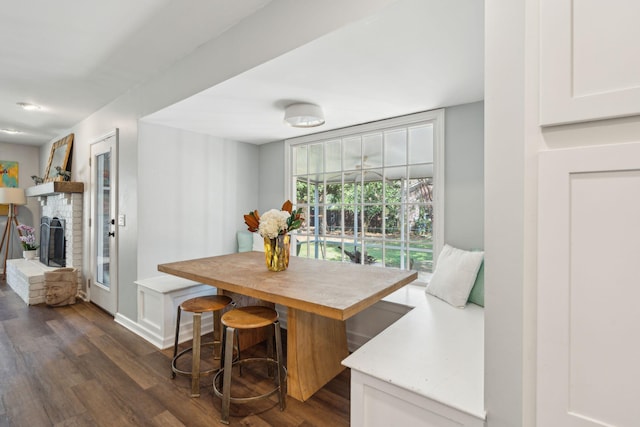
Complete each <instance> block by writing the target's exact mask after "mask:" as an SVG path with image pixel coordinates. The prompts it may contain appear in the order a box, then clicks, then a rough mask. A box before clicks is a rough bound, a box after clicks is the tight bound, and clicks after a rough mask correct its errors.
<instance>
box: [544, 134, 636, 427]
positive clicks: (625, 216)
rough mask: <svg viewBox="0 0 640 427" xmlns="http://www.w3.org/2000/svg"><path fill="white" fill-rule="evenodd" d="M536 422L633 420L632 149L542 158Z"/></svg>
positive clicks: (576, 426) (623, 426) (622, 423)
mask: <svg viewBox="0 0 640 427" xmlns="http://www.w3.org/2000/svg"><path fill="white" fill-rule="evenodd" d="M539 177H540V178H539V179H540V180H539V183H540V186H539V196H540V197H539V230H540V231H539V240H538V244H539V246H538V248H539V249H538V266H539V267H538V268H539V270H538V370H537V371H538V374H537V375H538V390H537V425H539V426H541V427H546V426H569V427H582V426H584V427H587V426H588V427H594V426H617V427H631V426H637V425H638V420H640V405H638V396H640V381H638V380H639V379H640V364H639V363H638V360H640V310H639V309H638V302H639V301H640V286H638V285H639V280H640V244H639V243H638V242H640V197H639V196H640V143H628V144H611V145H603V146H594V147H582V148H572V149H564V150H553V151H549V152H543V153H541V155H540V170H539Z"/></svg>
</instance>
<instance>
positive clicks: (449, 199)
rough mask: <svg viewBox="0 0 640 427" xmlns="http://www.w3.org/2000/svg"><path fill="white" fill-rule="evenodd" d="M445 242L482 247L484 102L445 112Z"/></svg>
mask: <svg viewBox="0 0 640 427" xmlns="http://www.w3.org/2000/svg"><path fill="white" fill-rule="evenodd" d="M444 150H445V170H444V173H445V178H444V181H445V202H444V205H445V206H444V214H445V223H444V235H445V243H448V244H450V245H453V246H456V247H461V248H464V249H482V248H484V159H483V158H484V103H483V102H474V103H472V104H464V105H457V106H454V107H449V108H447V109H446V112H445V146H444Z"/></svg>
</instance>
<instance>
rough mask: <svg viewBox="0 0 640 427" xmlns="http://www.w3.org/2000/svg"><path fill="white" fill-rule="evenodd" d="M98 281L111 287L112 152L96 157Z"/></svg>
mask: <svg viewBox="0 0 640 427" xmlns="http://www.w3.org/2000/svg"><path fill="white" fill-rule="evenodd" d="M96 162H97V165H96V166H97V167H96V177H95V178H96V181H95V182H96V196H97V197H96V205H97V206H96V214H97V215H96V220H97V221H96V222H97V223H96V226H97V227H98V232H97V236H96V248H95V253H96V281H97V283H99V284H101V285H102V286H104V287H106V288H109V287H110V286H111V280H110V274H109V268H110V262H109V261H110V258H109V245H110V243H111V242H110V237H111V214H110V210H111V171H110V165H111V152H110V151H109V152H106V153H102V154H99V155H98V156H96Z"/></svg>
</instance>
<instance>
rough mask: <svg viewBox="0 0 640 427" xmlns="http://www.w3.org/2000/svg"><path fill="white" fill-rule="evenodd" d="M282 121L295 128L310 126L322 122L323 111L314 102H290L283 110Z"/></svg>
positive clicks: (318, 124)
mask: <svg viewBox="0 0 640 427" xmlns="http://www.w3.org/2000/svg"><path fill="white" fill-rule="evenodd" d="M284 121H285V123H287V124H288V125H289V126H293V127H296V128H312V127H315V126H320V125H322V124H324V113H323V112H322V108H320V107H319V106H317V105H314V104H291V105H289V106H288V107H287V108H285V110H284Z"/></svg>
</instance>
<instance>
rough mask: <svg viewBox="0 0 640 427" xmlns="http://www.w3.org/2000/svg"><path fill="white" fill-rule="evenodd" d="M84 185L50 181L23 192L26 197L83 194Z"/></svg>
mask: <svg viewBox="0 0 640 427" xmlns="http://www.w3.org/2000/svg"><path fill="white" fill-rule="evenodd" d="M83 192H84V183H83V182H74V181H50V182H45V183H44V184H39V185H34V186H33V187H29V188H27V189H26V190H25V193H26V195H27V197H40V196H50V195H52V194H58V193H83Z"/></svg>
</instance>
